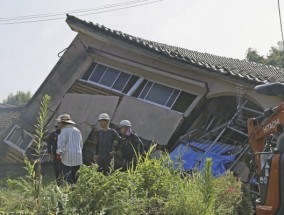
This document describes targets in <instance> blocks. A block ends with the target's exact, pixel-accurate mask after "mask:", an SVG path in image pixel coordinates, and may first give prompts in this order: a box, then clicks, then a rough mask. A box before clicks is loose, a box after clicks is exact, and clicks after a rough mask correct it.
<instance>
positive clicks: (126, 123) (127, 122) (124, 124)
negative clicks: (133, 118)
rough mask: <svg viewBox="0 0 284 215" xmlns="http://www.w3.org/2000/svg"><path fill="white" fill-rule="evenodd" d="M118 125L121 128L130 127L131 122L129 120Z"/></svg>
mask: <svg viewBox="0 0 284 215" xmlns="http://www.w3.org/2000/svg"><path fill="white" fill-rule="evenodd" d="M119 125H120V126H121V127H124V126H125V127H131V122H130V121H129V120H122V121H121V122H120V123H119Z"/></svg>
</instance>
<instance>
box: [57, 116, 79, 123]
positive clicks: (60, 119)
mask: <svg viewBox="0 0 284 215" xmlns="http://www.w3.org/2000/svg"><path fill="white" fill-rule="evenodd" d="M56 121H57V122H65V123H68V124H76V123H75V122H73V121H72V120H71V117H70V115H68V114H62V115H60V116H59V117H58V118H57V119H56Z"/></svg>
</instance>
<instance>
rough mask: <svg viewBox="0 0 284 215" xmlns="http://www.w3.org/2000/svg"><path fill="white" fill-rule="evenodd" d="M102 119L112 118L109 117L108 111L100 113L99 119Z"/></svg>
mask: <svg viewBox="0 0 284 215" xmlns="http://www.w3.org/2000/svg"><path fill="white" fill-rule="evenodd" d="M100 120H108V121H109V120H110V118H109V115H108V114H107V113H101V114H100V115H99V121H100Z"/></svg>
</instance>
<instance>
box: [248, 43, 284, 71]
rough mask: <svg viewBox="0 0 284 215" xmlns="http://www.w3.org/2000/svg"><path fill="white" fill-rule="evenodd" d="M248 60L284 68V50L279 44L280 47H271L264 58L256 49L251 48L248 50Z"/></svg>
mask: <svg viewBox="0 0 284 215" xmlns="http://www.w3.org/2000/svg"><path fill="white" fill-rule="evenodd" d="M246 60H248V61H251V62H255V63H262V64H266V65H271V66H276V67H280V68H284V50H283V47H281V46H280V43H279V44H278V47H271V49H270V51H269V53H268V54H267V56H262V55H260V54H259V53H258V51H257V50H256V49H253V48H249V49H248V50H247V55H246Z"/></svg>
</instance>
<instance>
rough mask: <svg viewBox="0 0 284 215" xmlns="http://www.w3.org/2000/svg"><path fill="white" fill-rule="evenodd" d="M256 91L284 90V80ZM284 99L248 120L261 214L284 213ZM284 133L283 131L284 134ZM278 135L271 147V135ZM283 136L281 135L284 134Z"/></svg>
mask: <svg viewBox="0 0 284 215" xmlns="http://www.w3.org/2000/svg"><path fill="white" fill-rule="evenodd" d="M255 91H256V92H259V93H262V94H265V95H274V96H275V95H279V94H283V93H284V85H283V84H282V83H270V84H264V85H261V86H257V87H256V88H255ZM283 126H284V103H283V102H282V103H281V104H280V105H278V106H277V107H275V108H272V109H269V110H266V111H264V113H263V115H261V116H260V117H258V118H252V119H249V120H248V122H247V129H248V137H249V144H250V147H251V149H252V151H253V155H254V159H253V160H254V162H255V167H256V169H255V172H256V175H257V178H258V183H259V191H260V198H259V199H257V201H256V214H257V215H283V214H284V150H283V149H284V147H283V146H284V133H283ZM281 133H282V134H281ZM272 136H274V137H276V138H278V140H277V144H276V147H275V149H274V147H270V145H269V144H270V140H271V137H272ZM280 137H281V138H280Z"/></svg>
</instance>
